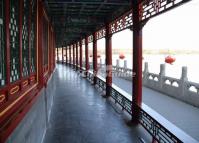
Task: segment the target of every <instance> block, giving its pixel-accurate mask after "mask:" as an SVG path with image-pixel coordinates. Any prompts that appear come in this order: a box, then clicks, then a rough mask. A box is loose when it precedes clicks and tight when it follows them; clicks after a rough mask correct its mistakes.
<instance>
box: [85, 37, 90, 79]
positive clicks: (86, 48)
mask: <svg viewBox="0 0 199 143" xmlns="http://www.w3.org/2000/svg"><path fill="white" fill-rule="evenodd" d="M85 62H86V76H87V73H88V70H89V59H88V37H86V38H85Z"/></svg>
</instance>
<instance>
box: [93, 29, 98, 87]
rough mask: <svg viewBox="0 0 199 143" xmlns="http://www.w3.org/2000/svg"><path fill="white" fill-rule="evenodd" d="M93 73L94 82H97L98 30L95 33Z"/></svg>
mask: <svg viewBox="0 0 199 143" xmlns="http://www.w3.org/2000/svg"><path fill="white" fill-rule="evenodd" d="M93 73H94V81H93V84H96V80H97V35H96V32H95V33H94V34H93Z"/></svg>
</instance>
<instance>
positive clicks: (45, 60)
mask: <svg viewBox="0 0 199 143" xmlns="http://www.w3.org/2000/svg"><path fill="white" fill-rule="evenodd" d="M43 65H48V22H47V20H46V19H45V18H44V22H43Z"/></svg>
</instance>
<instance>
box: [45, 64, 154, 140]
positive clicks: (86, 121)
mask: <svg viewBox="0 0 199 143" xmlns="http://www.w3.org/2000/svg"><path fill="white" fill-rule="evenodd" d="M55 78H56V83H57V86H56V95H55V96H54V105H53V107H52V112H51V116H50V122H49V125H48V129H47V132H46V136H45V139H44V143H139V142H141V141H140V139H143V140H145V142H146V143H147V142H150V141H151V137H150V136H148V134H147V133H146V131H145V130H144V129H143V128H142V127H141V126H140V125H129V118H128V117H127V116H125V114H119V113H118V112H116V110H115V109H114V108H116V107H114V106H115V105H114V104H113V103H112V102H111V101H110V100H107V99H104V98H102V97H101V96H100V92H99V91H97V89H96V88H94V87H93V86H92V85H91V84H90V83H89V82H88V81H87V80H85V79H84V78H82V77H80V76H79V75H78V74H77V72H75V71H73V69H71V68H69V67H66V66H62V65H57V72H56V73H55Z"/></svg>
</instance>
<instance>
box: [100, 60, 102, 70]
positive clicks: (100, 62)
mask: <svg viewBox="0 0 199 143" xmlns="http://www.w3.org/2000/svg"><path fill="white" fill-rule="evenodd" d="M100 68H102V58H100Z"/></svg>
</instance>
